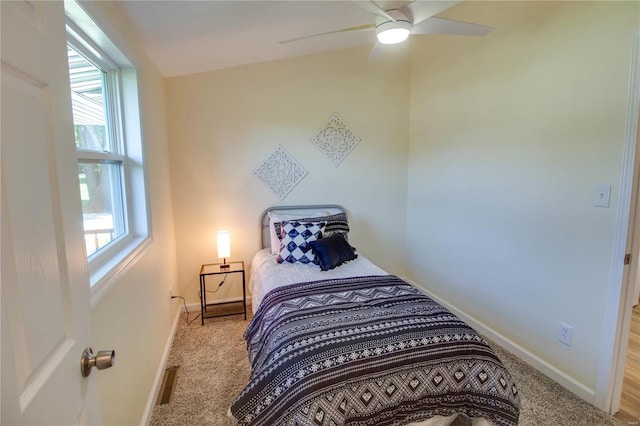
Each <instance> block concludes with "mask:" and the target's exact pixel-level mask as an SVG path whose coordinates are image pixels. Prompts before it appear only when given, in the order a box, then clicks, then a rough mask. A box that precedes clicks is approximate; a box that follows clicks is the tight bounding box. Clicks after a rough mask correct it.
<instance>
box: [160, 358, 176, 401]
mask: <svg viewBox="0 0 640 426" xmlns="http://www.w3.org/2000/svg"><path fill="white" fill-rule="evenodd" d="M178 368H179V367H169V368H167V369H166V370H164V377H163V378H162V386H160V395H158V402H157V403H156V405H164V404H168V403H170V402H171V399H172V398H173V391H174V390H175V388H176V379H177V378H178Z"/></svg>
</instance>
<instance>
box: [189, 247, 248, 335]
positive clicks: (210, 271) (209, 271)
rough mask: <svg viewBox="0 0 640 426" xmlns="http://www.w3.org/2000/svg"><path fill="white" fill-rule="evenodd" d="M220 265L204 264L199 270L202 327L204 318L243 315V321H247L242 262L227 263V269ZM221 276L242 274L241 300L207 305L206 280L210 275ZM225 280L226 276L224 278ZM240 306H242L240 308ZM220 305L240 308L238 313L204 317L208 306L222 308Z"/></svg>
mask: <svg viewBox="0 0 640 426" xmlns="http://www.w3.org/2000/svg"><path fill="white" fill-rule="evenodd" d="M221 265H222V264H221V263H205V264H204V265H202V267H201V268H200V318H201V323H202V324H201V325H204V319H205V318H215V317H224V316H227V315H240V314H244V319H245V320H246V319H247V291H246V285H245V280H244V261H242V260H241V261H238V262H229V263H228V265H229V266H228V267H227V268H221V267H220V266H221ZM223 274H242V300H241V301H235V302H221V303H207V282H206V279H207V277H208V276H211V275H223ZM225 279H226V276H225ZM240 304H242V306H240ZM222 305H238V308H242V310H241V311H240V310H239V309H238V312H231V313H223V314H214V315H208V316H205V313H206V312H207V307H209V306H222Z"/></svg>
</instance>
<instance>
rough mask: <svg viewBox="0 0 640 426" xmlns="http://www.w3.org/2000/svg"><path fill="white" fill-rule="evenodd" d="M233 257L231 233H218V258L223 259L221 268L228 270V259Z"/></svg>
mask: <svg viewBox="0 0 640 426" xmlns="http://www.w3.org/2000/svg"><path fill="white" fill-rule="evenodd" d="M228 257H231V241H230V239H229V231H218V258H220V259H222V265H220V268H228V267H229V264H228V263H227V258H228Z"/></svg>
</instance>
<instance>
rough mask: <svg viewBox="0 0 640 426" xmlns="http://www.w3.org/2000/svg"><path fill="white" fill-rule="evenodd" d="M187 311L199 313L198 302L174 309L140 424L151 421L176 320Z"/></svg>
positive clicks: (248, 302) (234, 298) (226, 300)
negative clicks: (169, 329) (171, 323)
mask: <svg viewBox="0 0 640 426" xmlns="http://www.w3.org/2000/svg"><path fill="white" fill-rule="evenodd" d="M241 300H242V297H233V298H230V299H223V300H216V302H217V303H225V302H239V301H241ZM246 303H247V306H248V307H250V306H251V297H247V301H246ZM185 308H186V310H187V311H189V312H190V313H194V312H195V313H196V315H197V314H199V313H200V303H198V302H195V303H189V304H186V305H184V304H183V305H180V308H179V309H178V310H177V311H176V315H175V317H174V319H173V325H172V326H171V331H170V332H169V336H168V337H167V342H166V343H165V346H164V351H163V352H162V358H160V363H159V364H158V370H157V371H156V376H155V378H154V379H153V385H152V386H151V391H150V392H149V397H148V398H147V405H146V406H145V408H144V413H143V415H142V420H141V421H140V424H141V425H149V422H150V421H151V414H152V413H153V407H154V406H155V402H156V398H157V395H158V391H159V387H160V385H161V384H162V378H163V376H164V370H165V369H166V368H167V360H168V359H169V353H170V352H171V345H172V344H173V338H174V337H175V335H176V329H177V328H178V320H179V319H180V314H182V313H184V312H186V311H185Z"/></svg>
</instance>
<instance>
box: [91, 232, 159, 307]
mask: <svg viewBox="0 0 640 426" xmlns="http://www.w3.org/2000/svg"><path fill="white" fill-rule="evenodd" d="M149 245H151V237H150V236H146V237H138V238H134V239H132V240H131V242H130V243H129V244H127V245H126V246H124V247H123V248H122V250H120V251H119V252H118V254H116V255H115V256H113V257H112V258H111V259H110V260H109V261H108V262H106V263H105V264H104V265H102V267H101V268H99V269H97V270H96V271H95V272H93V273H92V274H90V276H89V282H90V283H91V309H92V310H93V308H94V307H95V306H96V305H97V304H98V303H99V302H100V300H102V298H103V297H104V295H105V294H107V292H108V291H109V290H110V289H111V287H113V285H114V284H115V283H116V282H117V281H118V279H119V278H121V277H122V275H123V274H124V273H125V272H127V271H128V270H129V268H130V267H131V266H133V264H135V263H136V261H137V260H138V259H139V258H140V256H142V254H144V252H145V251H146V250H147V248H148V247H149Z"/></svg>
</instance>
